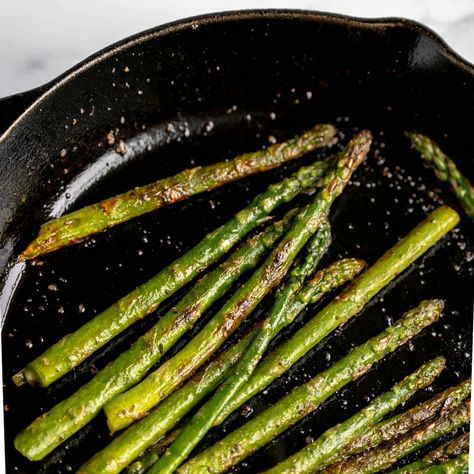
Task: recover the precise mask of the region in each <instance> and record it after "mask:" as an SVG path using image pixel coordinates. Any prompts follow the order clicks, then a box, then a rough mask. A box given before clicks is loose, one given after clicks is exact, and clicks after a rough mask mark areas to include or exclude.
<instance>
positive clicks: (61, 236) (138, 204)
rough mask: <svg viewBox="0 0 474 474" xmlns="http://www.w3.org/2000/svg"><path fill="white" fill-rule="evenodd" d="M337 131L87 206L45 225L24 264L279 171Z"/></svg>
mask: <svg viewBox="0 0 474 474" xmlns="http://www.w3.org/2000/svg"><path fill="white" fill-rule="evenodd" d="M335 133H336V130H335V128H334V127H333V126H332V125H327V124H323V125H316V126H315V127H314V128H312V129H311V130H308V131H306V132H304V133H303V134H301V135H300V136H297V137H295V138H293V139H291V140H288V141H287V142H282V143H277V144H275V145H272V146H270V147H268V148H266V149H265V150H259V151H256V152H252V153H245V154H244V155H241V156H237V157H236V158H234V159H232V160H229V161H221V162H219V163H215V164H212V165H209V166H204V167H201V166H198V167H196V168H191V169H186V170H184V171H181V172H180V173H178V174H176V175H174V176H170V177H168V178H164V179H161V180H159V181H156V182H154V183H151V184H148V185H146V186H141V187H137V188H134V189H132V190H130V191H127V192H125V193H123V194H119V195H118V196H114V197H111V198H108V199H105V200H103V201H101V202H98V203H96V204H92V205H90V206H86V207H83V208H82V209H79V210H77V211H74V212H71V213H69V214H66V215H64V216H62V217H59V218H57V219H53V220H51V221H49V222H46V223H45V224H43V225H42V226H41V228H40V231H39V234H38V236H37V237H36V239H35V240H34V241H33V242H32V243H31V244H30V245H28V247H27V248H26V249H25V251H24V252H23V253H22V254H21V255H20V257H19V260H28V259H31V258H35V257H38V256H39V255H43V254H45V253H48V252H52V251H53V250H57V249H60V248H62V247H65V246H68V245H72V244H76V243H77V242H80V241H81V240H82V239H84V238H85V237H88V236H90V235H93V234H96V233H97V232H101V231H103V230H105V229H108V228H109V227H113V226H115V225H117V224H120V223H122V222H125V221H128V220H130V219H132V218H134V217H138V216H141V215H142V214H145V213H147V212H151V211H154V210H155V209H159V208H161V207H164V206H168V205H170V204H174V203H176V202H179V201H182V200H184V199H187V198H188V197H190V196H194V195H195V194H199V193H202V192H204V191H210V190H212V189H215V188H217V187H219V186H223V185H225V184H227V183H230V182H232V181H236V180H238V179H242V178H245V177H246V176H250V175H252V174H256V173H261V172H263V171H267V170H271V169H273V168H277V167H278V166H280V165H281V164H283V163H285V162H287V161H290V160H294V159H296V158H300V157H301V156H303V155H304V154H306V153H309V152H310V151H313V150H315V149H316V148H321V147H324V146H327V145H329V144H330V142H331V141H332V139H333V138H334V135H335Z"/></svg>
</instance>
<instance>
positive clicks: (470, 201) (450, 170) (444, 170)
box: [406, 132, 474, 221]
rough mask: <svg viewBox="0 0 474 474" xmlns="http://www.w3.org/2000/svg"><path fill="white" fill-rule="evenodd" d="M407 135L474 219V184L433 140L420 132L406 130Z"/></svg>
mask: <svg viewBox="0 0 474 474" xmlns="http://www.w3.org/2000/svg"><path fill="white" fill-rule="evenodd" d="M406 135H407V137H408V138H409V139H410V141H411V143H412V145H413V147H414V148H415V149H416V150H417V151H418V152H419V153H420V154H421V157H422V158H423V159H424V160H425V163H426V164H427V165H428V166H429V167H430V168H432V169H433V170H434V172H435V173H436V176H437V177H438V179H439V180H440V181H446V182H448V183H449V184H450V186H451V188H452V189H453V191H454V194H456V196H457V198H458V199H459V202H460V203H461V205H462V207H463V208H464V210H465V211H466V214H467V215H468V216H469V217H470V218H471V220H473V221H474V186H473V185H472V184H471V183H470V182H469V180H468V179H467V178H466V177H465V176H464V175H462V174H461V173H460V171H459V170H458V169H457V167H456V164H455V163H454V161H453V160H451V159H450V158H448V157H447V156H446V155H445V154H444V153H443V152H442V151H441V149H440V148H439V146H438V145H437V144H436V143H435V142H434V141H433V140H431V139H430V138H428V137H427V136H425V135H421V134H420V133H413V132H406Z"/></svg>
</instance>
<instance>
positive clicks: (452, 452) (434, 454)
mask: <svg viewBox="0 0 474 474" xmlns="http://www.w3.org/2000/svg"><path fill="white" fill-rule="evenodd" d="M468 452H469V433H463V434H461V435H459V436H457V437H456V438H454V439H453V440H450V441H447V442H446V443H443V444H442V445H441V446H439V447H438V448H436V449H434V450H433V451H431V452H429V453H428V454H427V455H426V456H423V457H422V458H421V459H419V460H418V461H415V462H412V463H410V464H407V465H406V466H403V467H401V468H400V469H396V470H395V471H392V473H393V474H413V473H418V472H420V471H422V470H423V469H425V468H427V467H429V466H432V465H433V464H436V463H443V462H446V461H448V460H449V459H450V458H452V457H454V456H459V455H460V454H464V453H468Z"/></svg>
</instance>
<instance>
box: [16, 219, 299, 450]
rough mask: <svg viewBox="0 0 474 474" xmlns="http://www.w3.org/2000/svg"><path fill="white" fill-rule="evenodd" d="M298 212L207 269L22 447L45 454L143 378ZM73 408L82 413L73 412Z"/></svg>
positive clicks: (37, 424)
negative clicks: (177, 300) (146, 329)
mask: <svg viewBox="0 0 474 474" xmlns="http://www.w3.org/2000/svg"><path fill="white" fill-rule="evenodd" d="M295 212H296V210H294V211H290V212H289V213H288V214H287V216H285V218H284V219H282V220H281V221H279V222H276V223H274V224H272V225H271V226H270V227H269V228H268V229H266V230H264V231H262V232H259V233H258V234H256V235H255V236H254V237H252V238H251V239H249V240H248V241H247V242H245V243H244V244H243V245H242V246H241V247H240V248H239V249H237V250H236V251H235V252H234V253H233V254H232V255H230V256H229V258H228V259H227V260H226V261H224V262H223V263H222V264H221V265H219V266H218V267H217V268H216V269H215V270H213V271H212V272H211V273H209V274H207V275H205V276H204V277H203V278H202V279H201V280H200V281H198V282H197V283H196V285H195V286H194V287H193V288H192V289H191V290H190V291H189V293H187V294H186V295H185V296H184V297H183V298H182V300H181V301H179V302H178V303H177V304H176V305H175V306H174V307H173V308H171V309H170V311H169V312H168V313H167V314H166V315H164V316H163V317H162V318H160V319H159V320H158V322H157V323H156V324H155V325H154V326H153V327H152V328H151V329H150V330H149V331H147V332H146V333H145V334H144V335H143V336H141V337H140V338H139V339H138V340H137V341H136V342H135V343H134V344H133V345H132V346H131V347H130V348H129V349H128V350H126V351H125V352H123V353H122V354H121V355H119V356H118V358H117V359H116V360H115V361H113V362H111V363H110V364H108V365H107V366H106V367H105V368H104V369H103V370H101V371H100V372H99V373H97V374H96V375H95V376H94V377H93V378H92V379H91V380H90V381H89V382H88V383H86V384H85V385H83V386H82V387H81V388H80V389H79V390H78V391H77V392H75V393H73V394H72V395H71V396H70V397H69V398H67V399H66V400H64V401H62V402H60V403H59V404H57V405H56V406H55V407H53V408H52V409H51V410H50V411H49V412H47V413H44V414H43V415H41V416H40V417H39V418H38V419H36V420H35V421H34V422H33V423H31V424H30V425H29V426H28V427H27V428H26V429H25V430H24V431H23V432H22V433H20V434H19V435H18V436H17V438H16V439H15V445H16V446H17V448H18V449H19V450H20V451H21V452H22V453H23V454H24V455H25V456H27V457H28V458H30V459H41V458H42V457H44V456H45V455H46V454H48V453H50V452H51V451H52V450H53V449H55V448H56V447H57V446H59V445H60V444H61V443H63V442H64V441H65V440H66V439H68V438H69V437H70V436H72V435H73V434H74V433H75V432H76V431H78V430H79V429H80V428H82V427H83V426H84V425H86V424H87V423H88V422H90V421H91V420H92V418H93V417H94V416H96V415H97V414H98V413H99V411H100V410H101V409H102V408H103V406H104V405H105V404H106V403H107V402H108V401H110V400H111V399H112V398H113V397H114V396H116V395H118V394H119V393H122V392H124V391H125V390H127V389H128V388H130V387H131V386H132V385H133V384H135V383H137V382H138V381H139V380H141V379H142V378H143V376H144V375H145V374H146V373H147V372H148V370H149V369H150V368H151V367H152V366H153V365H154V364H155V363H156V362H157V361H158V360H159V359H160V358H161V356H162V355H163V354H165V353H166V352H167V351H168V350H169V349H170V348H171V347H172V346H173V344H174V343H175V342H176V341H177V340H178V339H179V337H180V336H182V335H183V334H184V333H185V332H186V331H187V330H188V329H190V328H191V327H192V326H193V324H194V323H195V322H196V320H197V319H198V318H199V317H200V316H201V315H202V314H203V313H204V311H206V310H207V309H208V308H209V307H210V306H211V305H212V304H213V303H214V302H215V301H217V300H218V299H219V298H221V297H222V296H223V295H224V294H225V293H226V291H227V290H228V289H229V288H230V286H231V285H232V283H234V282H235V281H236V280H237V279H238V278H239V277H240V276H241V275H242V274H243V273H244V272H245V271H248V270H249V269H250V268H252V267H254V266H255V265H257V264H258V262H259V260H261V258H262V257H263V256H264V255H265V254H268V253H269V252H270V250H271V249H272V248H273V246H274V245H275V243H276V242H277V241H278V239H279V238H280V237H281V236H282V235H283V234H284V233H285V232H286V230H288V228H289V225H290V223H291V219H292V218H293V217H294V215H295ZM70 412H74V413H76V416H74V417H71V416H68V413H70Z"/></svg>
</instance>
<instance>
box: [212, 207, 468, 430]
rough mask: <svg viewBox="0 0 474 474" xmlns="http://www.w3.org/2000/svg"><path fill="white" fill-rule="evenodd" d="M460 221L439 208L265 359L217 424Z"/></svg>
mask: <svg viewBox="0 0 474 474" xmlns="http://www.w3.org/2000/svg"><path fill="white" fill-rule="evenodd" d="M458 222H459V216H458V214H457V213H456V212H455V211H454V210H453V209H451V208H449V207H447V206H441V207H439V208H437V209H435V210H434V211H433V212H432V213H431V214H430V215H429V216H428V217H427V218H426V219H425V220H424V221H423V222H421V223H420V224H419V225H418V226H417V227H415V228H414V229H412V230H411V232H410V233H409V234H407V235H406V236H405V237H404V238H402V239H401V240H400V241H399V242H398V243H396V244H395V245H394V246H393V247H392V248H391V249H389V250H388V251H387V252H386V253H385V254H383V255H382V256H381V257H380V258H379V259H378V260H377V261H376V262H375V263H374V264H373V265H372V266H371V267H369V268H368V269H367V270H366V271H365V272H364V273H362V274H361V275H360V276H359V277H357V278H356V279H355V280H354V281H353V282H352V284H351V285H350V286H348V287H347V288H346V289H345V290H344V291H343V292H342V294H340V295H338V297H337V298H335V299H334V300H333V301H331V302H330V303H329V304H328V305H327V306H326V307H325V308H323V309H322V310H321V311H320V312H319V313H318V314H317V315H316V316H314V317H313V318H312V319H311V321H309V322H308V323H307V324H306V325H305V327H304V328H302V329H300V330H299V331H297V332H296V333H295V334H294V335H293V337H292V338H291V339H290V340H289V341H288V342H287V343H286V344H283V345H281V346H280V347H279V348H277V349H276V350H275V351H274V352H272V354H271V355H269V356H268V357H266V358H265V359H263V360H262V362H261V364H260V365H259V366H258V368H257V369H256V371H255V373H254V374H252V376H251V377H250V380H249V381H248V383H247V384H246V385H245V386H244V387H242V389H241V390H240V391H239V393H238V394H237V395H236V396H235V397H234V398H233V399H232V401H231V402H230V403H229V404H228V405H227V406H226V407H225V408H224V410H223V412H222V414H221V415H220V417H219V418H218V420H217V423H221V422H222V421H223V420H224V419H225V418H226V417H227V416H228V415H229V414H230V413H232V412H233V411H234V410H235V409H236V408H238V407H239V406H241V405H242V404H243V403H245V402H246V401H247V400H249V399H250V398H252V397H253V396H254V395H256V394H257V393H259V392H260V391H262V390H264V389H265V387H267V386H268V385H269V384H270V383H271V382H272V381H273V380H275V379H276V378H277V377H279V376H280V375H282V374H283V373H284V372H285V371H286V370H288V369H289V368H290V367H291V366H292V365H293V364H295V363H296V362H297V361H298V360H299V359H300V358H301V357H303V356H304V355H305V354H306V353H307V352H308V351H310V350H311V349H312V348H313V347H314V346H315V345H316V344H318V343H319V342H320V341H321V340H322V339H324V338H325V337H326V336H327V335H328V334H330V333H331V332H332V331H333V330H334V329H336V328H337V327H339V326H340V325H342V324H344V323H346V322H347V321H348V320H349V319H350V318H352V317H353V316H355V315H356V314H358V313H359V312H360V310H361V309H362V308H363V307H364V306H365V305H366V304H367V303H368V302H369V301H370V300H371V299H372V298H373V297H374V296H375V295H376V294H377V293H378V292H379V291H380V290H381V289H382V288H384V287H385V286H386V285H388V284H389V283H390V282H391V281H392V280H393V279H394V278H395V277H396V276H397V275H399V274H400V273H401V272H402V271H404V270H405V269H406V268H407V267H408V266H409V265H410V264H411V263H412V262H414V261H415V260H416V259H417V258H418V257H420V256H421V255H423V254H424V253H425V252H426V251H427V250H428V249H429V248H431V247H432V246H433V245H434V244H435V243H436V242H437V241H438V240H439V239H441V238H442V237H443V236H444V235H446V233H447V232H449V231H450V230H451V229H452V228H453V227H454V226H455V225H456V224H457V223H458Z"/></svg>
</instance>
